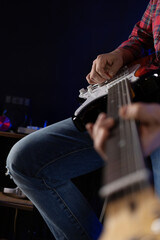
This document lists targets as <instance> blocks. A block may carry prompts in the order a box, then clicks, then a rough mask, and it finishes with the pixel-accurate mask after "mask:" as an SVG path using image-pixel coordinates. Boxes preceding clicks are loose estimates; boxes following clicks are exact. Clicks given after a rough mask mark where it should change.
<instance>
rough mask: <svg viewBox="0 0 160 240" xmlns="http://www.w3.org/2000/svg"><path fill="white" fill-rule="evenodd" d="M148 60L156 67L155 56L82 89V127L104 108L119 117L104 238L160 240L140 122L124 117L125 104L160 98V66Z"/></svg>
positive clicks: (106, 184) (107, 179) (159, 209)
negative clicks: (106, 80)
mask: <svg viewBox="0 0 160 240" xmlns="http://www.w3.org/2000/svg"><path fill="white" fill-rule="evenodd" d="M146 62H147V64H148V63H149V64H148V65H147V66H151V62H152V61H151V57H147V58H145V59H143V60H140V61H138V62H136V63H135V64H133V65H130V66H127V67H125V68H123V69H122V70H121V72H119V73H118V75H117V76H116V77H115V78H114V79H112V81H110V82H105V83H104V84H103V85H97V84H96V85H93V86H89V87H88V88H87V90H81V91H80V98H82V99H84V102H83V104H82V105H81V106H80V107H79V108H78V109H77V110H76V112H75V114H74V117H73V121H74V123H75V124H76V126H77V127H78V128H79V129H80V130H81V131H83V130H85V124H86V123H87V122H89V121H91V122H93V121H95V120H96V117H97V115H98V113H99V112H101V111H106V112H107V115H108V116H110V117H113V118H114V119H116V125H115V127H114V128H113V129H112V131H111V136H110V138H109V139H108V140H107V143H106V144H105V151H106V154H107V158H108V162H107V163H106V166H105V167H104V172H103V186H102V187H101V189H100V195H101V196H102V197H103V198H106V200H107V205H106V209H105V219H104V228H103V231H102V234H101V236H100V239H99V240H160V201H159V199H158V198H157V197H156V195H155V194H154V191H153V188H152V186H151V184H150V171H149V170H148V169H147V168H146V166H145V162H144V158H143V154H142V151H141V144H140V140H139V136H138V129H137V124H136V122H135V121H134V120H127V121H126V120H123V119H120V118H119V116H118V110H119V108H120V107H121V106H123V105H125V104H129V103H131V102H132V101H140V100H141V101H145V102H160V91H159V90H160V73H159V69H158V67H157V66H155V68H154V66H153V68H152V69H151V68H149V67H146ZM97 108H98V109H97ZM92 117H94V119H92Z"/></svg>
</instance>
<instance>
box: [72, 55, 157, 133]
mask: <svg viewBox="0 0 160 240" xmlns="http://www.w3.org/2000/svg"><path fill="white" fill-rule="evenodd" d="M154 58H155V56H154V55H150V56H147V57H144V58H142V59H140V60H138V61H135V62H133V63H132V64H130V65H128V66H125V67H123V68H122V69H121V70H120V71H119V72H118V73H117V75H116V76H115V77H114V78H112V79H111V80H110V81H106V82H104V83H102V84H94V85H89V86H88V87H87V89H84V88H82V89H80V90H79V92H80V94H79V100H80V102H81V103H82V104H81V105H80V107H79V108H78V109H77V110H76V111H75V113H74V115H73V118H72V119H73V122H74V124H75V125H76V127H77V128H78V129H79V130H80V131H85V124H86V123H88V122H95V120H96V118H97V116H98V114H99V113H100V112H106V111H107V108H106V103H107V98H108V90H109V88H110V86H112V85H113V84H115V83H118V82H121V81H123V80H124V79H127V80H128V81H129V82H130V85H131V89H132V92H133V96H132V101H143V102H160V94H159V93H160V91H159V90H160V68H159V66H156V65H154V64H153V62H154Z"/></svg>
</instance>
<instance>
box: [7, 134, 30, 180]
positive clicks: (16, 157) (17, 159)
mask: <svg viewBox="0 0 160 240" xmlns="http://www.w3.org/2000/svg"><path fill="white" fill-rule="evenodd" d="M22 140H23V139H22ZM22 140H20V141H18V142H17V143H16V144H15V145H14V146H13V147H12V148H11V150H10V152H9V154H8V157H7V161H6V168H7V174H9V175H10V176H13V178H14V175H16V174H17V173H22V174H24V175H28V173H29V171H28V168H29V161H28V159H29V158H30V157H29V154H30V153H29V151H28V149H27V144H26V145H25V144H24V141H22Z"/></svg>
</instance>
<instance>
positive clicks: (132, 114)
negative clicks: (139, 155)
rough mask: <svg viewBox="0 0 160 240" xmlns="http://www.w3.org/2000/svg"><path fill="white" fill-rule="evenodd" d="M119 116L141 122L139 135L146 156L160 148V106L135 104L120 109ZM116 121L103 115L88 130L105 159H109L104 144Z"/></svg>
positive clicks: (89, 125) (88, 125)
mask: <svg viewBox="0 0 160 240" xmlns="http://www.w3.org/2000/svg"><path fill="white" fill-rule="evenodd" d="M119 115H120V117H121V118H123V119H126V120H127V119H134V120H137V121H139V122H140V127H139V133H140V139H141V144H142V149H143V153H144V156H148V155H149V154H151V153H152V152H153V151H154V150H155V149H156V148H158V147H160V105H159V104H143V103H135V104H131V105H126V106H124V107H122V108H120V111H119ZM113 125H114V121H113V119H111V118H107V116H106V114H104V113H102V114H100V115H99V117H98V118H97V121H96V123H95V124H92V123H88V124H87V125H86V128H87V130H88V132H89V134H90V136H91V138H92V139H93V141H94V147H95V149H96V151H97V152H98V153H99V154H100V155H101V157H102V158H103V159H107V156H106V153H105V152H104V144H105V142H106V141H107V138H108V137H109V133H110V129H111V127H113Z"/></svg>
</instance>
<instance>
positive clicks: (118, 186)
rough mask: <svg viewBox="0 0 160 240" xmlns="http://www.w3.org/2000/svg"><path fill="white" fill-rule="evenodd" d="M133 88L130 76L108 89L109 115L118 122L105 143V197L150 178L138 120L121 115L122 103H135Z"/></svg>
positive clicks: (103, 189) (103, 192) (103, 194)
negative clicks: (106, 160)
mask: <svg viewBox="0 0 160 240" xmlns="http://www.w3.org/2000/svg"><path fill="white" fill-rule="evenodd" d="M130 89H131V88H130V83H129V81H128V80H127V79H126V78H125V79H123V80H121V81H119V82H116V83H113V84H110V86H109V89H108V103H107V105H108V106H107V110H108V111H107V115H108V116H109V117H113V118H114V119H115V122H116V124H115V127H114V128H113V129H112V131H111V136H110V138H109V139H108V140H107V143H106V146H105V151H106V155H107V158H108V162H107V166H106V168H105V173H104V186H103V187H102V189H101V194H102V196H105V197H106V196H108V195H110V194H113V193H115V192H116V191H119V190H122V189H124V188H126V187H129V186H132V185H134V184H136V183H139V182H144V181H147V179H148V171H147V170H146V168H145V164H144V159H143V154H142V151H141V145H140V141H139V136H138V131H137V125H136V122H135V121H134V120H123V119H121V118H119V114H118V112H119V108H120V107H121V106H123V105H126V104H129V103H131V99H132V96H131V95H132V94H131V90H130Z"/></svg>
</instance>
